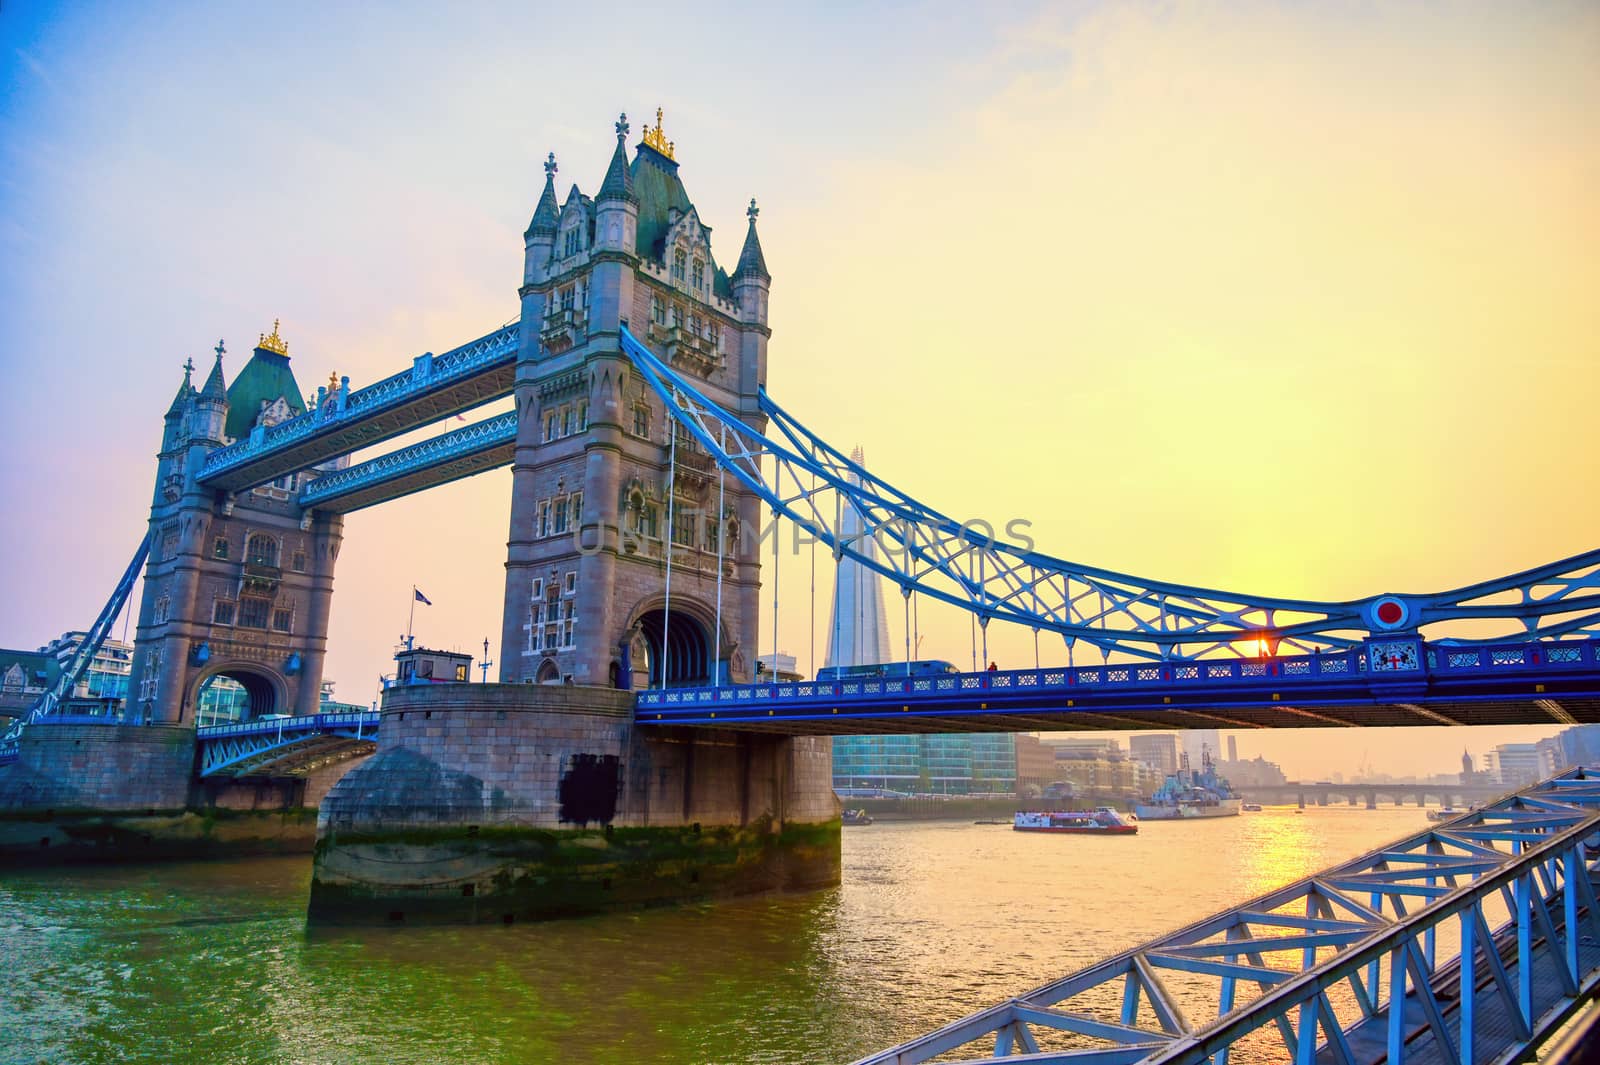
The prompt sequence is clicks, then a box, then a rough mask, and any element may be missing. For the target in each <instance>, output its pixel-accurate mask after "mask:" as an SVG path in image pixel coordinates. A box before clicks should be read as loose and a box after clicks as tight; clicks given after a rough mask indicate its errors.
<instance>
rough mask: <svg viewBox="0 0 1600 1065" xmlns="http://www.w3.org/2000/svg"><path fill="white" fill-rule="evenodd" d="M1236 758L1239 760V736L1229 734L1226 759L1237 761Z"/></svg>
mask: <svg viewBox="0 0 1600 1065" xmlns="http://www.w3.org/2000/svg"><path fill="white" fill-rule="evenodd" d="M1238 760H1239V737H1237V736H1229V737H1228V761H1230V762H1237V761H1238Z"/></svg>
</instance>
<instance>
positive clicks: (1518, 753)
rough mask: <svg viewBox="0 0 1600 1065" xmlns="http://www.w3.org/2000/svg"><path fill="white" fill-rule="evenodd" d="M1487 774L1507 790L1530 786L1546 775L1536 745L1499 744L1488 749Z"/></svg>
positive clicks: (1542, 759) (1542, 757) (1542, 760)
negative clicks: (1525, 785)
mask: <svg viewBox="0 0 1600 1065" xmlns="http://www.w3.org/2000/svg"><path fill="white" fill-rule="evenodd" d="M1488 768H1489V773H1490V774H1491V776H1492V777H1493V779H1494V782H1495V783H1496V784H1502V785H1504V786H1506V787H1508V788H1514V787H1519V786H1521V785H1523V784H1531V783H1533V782H1534V781H1536V780H1539V779H1540V778H1542V777H1544V776H1546V775H1548V774H1547V773H1546V771H1545V767H1544V756H1543V754H1542V753H1541V752H1540V750H1539V747H1538V744H1534V743H1501V744H1497V745H1496V746H1494V747H1492V748H1490V749H1489V757H1488Z"/></svg>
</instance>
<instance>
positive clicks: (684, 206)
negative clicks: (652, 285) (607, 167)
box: [631, 144, 694, 262]
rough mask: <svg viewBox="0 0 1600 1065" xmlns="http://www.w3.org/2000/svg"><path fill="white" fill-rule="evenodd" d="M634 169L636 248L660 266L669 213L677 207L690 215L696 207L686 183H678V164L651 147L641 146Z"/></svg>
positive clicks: (664, 249)
mask: <svg viewBox="0 0 1600 1065" xmlns="http://www.w3.org/2000/svg"><path fill="white" fill-rule="evenodd" d="M631 169H632V176H633V194H634V195H635V196H637V197H638V198H639V236H638V240H637V243H636V245H635V248H636V250H637V252H638V254H639V255H641V256H643V257H645V258H647V259H655V260H656V261H658V262H659V261H660V260H661V257H662V255H663V254H664V253H665V251H666V239H667V213H668V212H669V211H670V210H671V209H672V208H674V207H676V208H677V209H678V210H679V211H681V212H683V213H685V214H687V213H688V212H689V208H690V207H692V206H694V205H693V204H691V203H690V202H689V194H688V193H687V192H685V191H684V188H683V182H682V181H680V180H678V164H677V163H675V162H673V161H672V160H671V159H668V158H667V157H666V156H664V155H662V154H661V153H660V152H658V151H656V150H655V149H654V148H652V147H650V146H649V145H647V144H640V145H639V154H638V155H635V156H634V157H633V166H632V168H631Z"/></svg>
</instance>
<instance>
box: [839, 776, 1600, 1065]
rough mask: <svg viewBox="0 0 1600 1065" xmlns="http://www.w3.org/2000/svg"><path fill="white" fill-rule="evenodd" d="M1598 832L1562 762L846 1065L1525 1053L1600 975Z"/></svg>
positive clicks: (1582, 784)
mask: <svg viewBox="0 0 1600 1065" xmlns="http://www.w3.org/2000/svg"><path fill="white" fill-rule="evenodd" d="M1597 832H1600V774H1597V772H1596V771H1595V770H1592V769H1587V770H1586V769H1575V770H1569V771H1568V772H1566V773H1564V774H1561V775H1560V776H1557V777H1555V778H1552V779H1550V780H1547V781H1544V782H1543V783H1540V784H1537V785H1534V786H1532V787H1529V788H1526V789H1524V790H1523V791H1520V792H1517V793H1515V794H1513V795H1509V796H1507V797H1505V798H1504V799H1502V800H1500V801H1499V802H1497V803H1495V804H1494V805H1493V806H1491V807H1488V808H1486V809H1483V810H1479V811H1475V812H1473V813H1470V814H1466V815H1463V816H1462V817H1459V818H1456V819H1455V820H1453V821H1450V822H1446V823H1444V824H1442V825H1439V826H1437V827H1436V828H1433V829H1431V830H1429V831H1426V832H1422V833H1419V834H1418V835H1415V836H1412V837H1410V838H1408V839H1404V840H1400V841H1398V842H1396V843H1393V844H1390V845H1388V846H1386V847H1382V848H1380V849H1378V850H1376V851H1373V852H1371V853H1370V854H1366V855H1363V856H1362V857H1360V858H1357V859H1355V860H1353V861H1350V862H1345V863H1343V864H1342V865H1339V866H1336V867H1334V868H1332V869H1327V870H1324V871H1323V872H1321V873H1318V874H1316V875H1314V876H1311V877H1307V878H1306V879H1304V880H1301V881H1299V882H1297V883H1294V884H1290V885H1288V886H1287V887H1283V888H1280V889H1278V890H1277V891H1274V892H1270V893H1268V894H1266V895H1263V896H1261V897H1260V898H1257V899H1253V900H1251V901H1250V902H1247V903H1245V904H1243V905H1242V906H1239V907H1237V908H1235V909H1232V910H1228V911H1226V912H1224V913H1220V914H1217V915H1216V916H1214V917H1210V918H1208V919H1206V920H1203V921H1199V922H1196V923H1195V924H1192V925H1190V926H1189V927H1187V928H1184V929H1181V930H1179V931H1177V932H1174V933H1172V934H1170V935H1167V936H1163V937H1161V938H1159V939H1156V940H1153V941H1151V942H1149V943H1145V944H1143V945H1141V946H1139V947H1135V948H1134V949H1132V950H1129V951H1125V952H1123V953H1121V954H1118V955H1116V956H1115V957H1112V958H1109V959H1107V960H1105V961H1103V962H1100V963H1099V964H1097V965H1094V966H1091V967H1089V968H1087V969H1084V970H1083V971H1081V972H1078V973H1074V974H1072V975H1069V976H1066V977H1063V978H1062V979H1059V980H1055V981H1052V982H1051V983H1048V984H1045V985H1043V986H1042V987H1039V988H1037V989H1035V990H1033V991H1031V992H1029V993H1027V994H1025V995H1021V996H1018V997H1017V998H1014V999H1011V1000H1010V1001H1008V1002H1004V1003H1001V1004H1000V1005H998V1006H994V1007H991V1008H989V1009H986V1010H983V1011H981V1012H979V1013H975V1014H973V1015H972V1016H970V1017H967V1018H964V1019H962V1020H959V1021H956V1022H954V1023H952V1024H949V1025H946V1026H945V1027H943V1028H940V1029H939V1030H938V1031H935V1032H932V1033H929V1034H928V1035H924V1036H921V1037H919V1038H917V1039H913V1040H911V1041H910V1042H907V1043H903V1044H901V1045H900V1046H897V1047H893V1048H891V1049H889V1050H886V1051H883V1052H881V1053H878V1054H873V1055H870V1056H868V1057H865V1058H862V1059H860V1061H859V1062H858V1063H857V1065H913V1063H916V1062H924V1061H931V1060H933V1059H935V1058H938V1059H939V1060H940V1061H945V1062H953V1061H960V1062H966V1063H969V1065H976V1063H986V1065H999V1063H1001V1062H1018V1063H1021V1062H1055V1063H1068V1062H1071V1063H1078V1065H1086V1063H1095V1065H1108V1063H1134V1062H1140V1063H1156V1062H1162V1063H1166V1062H1185V1063H1198V1062H1214V1063H1217V1065H1226V1062H1227V1061H1228V1060H1229V1058H1230V1056H1231V1055H1235V1054H1237V1056H1238V1057H1239V1059H1241V1060H1246V1059H1248V1060H1272V1061H1294V1062H1296V1063H1297V1065H1298V1063H1304V1065H1310V1063H1312V1062H1330V1063H1339V1065H1369V1063H1370V1065H1376V1063H1377V1062H1385V1063H1388V1065H1399V1063H1411V1065H1421V1063H1433V1062H1441V1063H1459V1062H1469V1063H1475V1062H1487V1061H1494V1062H1509V1061H1520V1060H1524V1059H1525V1058H1526V1057H1528V1056H1529V1055H1530V1054H1531V1052H1532V1050H1533V1048H1536V1047H1537V1046H1538V1045H1539V1044H1540V1043H1541V1042H1543V1041H1544V1040H1545V1039H1547V1038H1549V1037H1550V1036H1551V1035H1553V1034H1554V1033H1555V1032H1556V1031H1557V1030H1558V1029H1559V1028H1560V1026H1561V1025H1562V1024H1563V1023H1564V1022H1565V1021H1566V1020H1567V1019H1568V1018H1569V1017H1571V1016H1572V1014H1573V1013H1574V1012H1575V1011H1577V1010H1578V1009H1579V1008H1581V1007H1583V1006H1585V1005H1587V1004H1589V1003H1591V1002H1592V1001H1593V999H1594V997H1595V994H1596V991H1597V988H1600V907H1597V905H1596V897H1595V876H1596V868H1595V865H1596V863H1595V862H1594V860H1593V854H1594V850H1593V848H1594V846H1595V845H1596V844H1597V843H1600V836H1597ZM1208 1015H1209V1018H1210V1019H1208V1020H1207V1019H1201V1018H1205V1017H1207V1016H1208ZM963 1053H965V1056H961V1055H962V1054H963Z"/></svg>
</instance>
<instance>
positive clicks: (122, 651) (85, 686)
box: [39, 632, 133, 709]
mask: <svg viewBox="0 0 1600 1065" xmlns="http://www.w3.org/2000/svg"><path fill="white" fill-rule="evenodd" d="M88 638H89V634H88V633H86V632H63V633H62V634H61V635H60V636H59V637H57V638H56V639H54V640H51V641H50V642H49V643H47V644H45V645H44V646H43V647H41V648H39V650H40V652H41V653H43V654H47V655H49V656H50V657H51V658H53V659H55V663H56V668H57V669H58V670H60V669H65V668H66V667H67V664H68V663H70V662H71V661H72V656H73V655H75V654H77V653H78V648H79V647H81V646H82V645H83V641H84V640H87V639H88ZM132 672H133V644H131V643H124V642H122V641H121V640H113V639H109V638H108V639H106V640H105V641H104V642H102V643H101V644H100V650H98V651H96V652H95V655H94V658H93V659H92V660H90V662H89V668H88V669H87V670H86V671H85V672H84V674H83V676H82V678H80V679H79V681H78V683H77V685H76V686H75V687H74V688H73V689H72V691H71V693H70V696H71V697H72V698H77V699H115V700H116V701H117V703H118V704H119V709H120V704H121V703H122V701H123V700H125V699H126V698H127V697H128V675H129V674H130V673H132Z"/></svg>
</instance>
